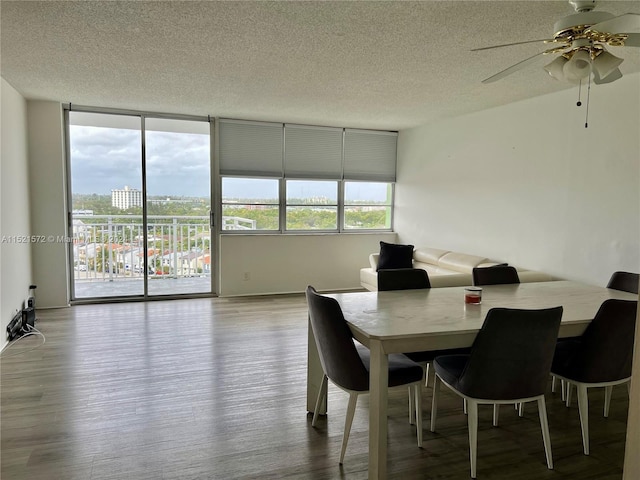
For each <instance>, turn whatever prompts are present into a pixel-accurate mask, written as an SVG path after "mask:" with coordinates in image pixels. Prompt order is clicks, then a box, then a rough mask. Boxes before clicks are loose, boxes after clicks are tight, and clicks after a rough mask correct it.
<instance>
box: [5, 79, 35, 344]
mask: <svg viewBox="0 0 640 480" xmlns="http://www.w3.org/2000/svg"><path fill="white" fill-rule="evenodd" d="M0 81H1V86H0V95H1V105H2V108H0V110H1V111H2V118H1V121H0V129H1V137H2V143H1V144H2V147H1V155H2V161H1V168H0V184H1V185H2V189H1V190H0V212H1V214H0V236H2V237H3V239H4V240H3V241H2V242H1V243H0V326H1V327H2V336H1V337H0V338H2V341H0V348H4V346H5V345H6V343H7V338H6V334H5V331H6V328H7V324H8V323H9V322H10V321H11V319H12V318H13V316H14V315H15V313H16V312H17V311H18V310H21V309H22V308H23V307H24V302H25V299H26V298H27V297H28V296H29V285H30V284H31V245H30V244H29V243H14V242H13V238H12V237H13V236H20V237H22V236H28V235H31V230H30V228H29V179H28V172H27V165H28V163H27V157H28V153H27V102H26V101H25V99H24V98H23V97H22V96H21V95H20V94H19V93H18V92H17V91H16V90H15V89H14V88H13V87H12V86H11V85H9V84H8V83H7V82H6V81H5V80H4V79H1V80H0ZM16 240H17V239H16Z"/></svg>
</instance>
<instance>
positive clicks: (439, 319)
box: [307, 280, 638, 479]
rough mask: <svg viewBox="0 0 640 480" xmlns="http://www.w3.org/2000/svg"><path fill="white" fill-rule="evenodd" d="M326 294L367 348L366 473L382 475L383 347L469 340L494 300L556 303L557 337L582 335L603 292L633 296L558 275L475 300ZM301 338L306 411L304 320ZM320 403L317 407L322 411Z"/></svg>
mask: <svg viewBox="0 0 640 480" xmlns="http://www.w3.org/2000/svg"><path fill="white" fill-rule="evenodd" d="M326 295H327V296H328V297H331V298H334V299H336V300H337V302H338V303H339V305H340V307H341V309H342V312H343V315H344V317H345V320H346V321H347V323H348V325H349V328H350V329H351V331H352V333H353V337H354V338H355V339H356V340H357V341H358V342H360V343H361V344H362V345H364V346H366V347H367V348H369V350H370V352H371V360H370V362H371V363H370V369H369V375H370V381H369V395H370V401H369V467H368V468H369V470H368V477H369V479H384V478H386V476H387V389H388V355H389V354H391V353H406V352H417V351H424V350H446V349H451V348H459V347H470V346H472V344H473V341H474V339H475V337H476V335H477V333H478V331H479V330H480V328H481V327H482V324H483V322H484V319H485V317H486V315H487V312H488V311H489V310H490V309H492V308H495V307H506V308H518V309H541V308H550V307H556V306H562V307H563V314H562V322H561V324H560V330H559V337H560V338H562V337H573V336H578V335H581V334H582V333H583V332H584V330H585V329H586V328H587V325H588V324H589V322H590V321H591V320H592V319H593V317H594V316H595V314H596V312H597V311H598V308H599V307H600V305H601V304H602V302H604V301H605V300H607V299H609V298H616V299H623V300H638V295H636V294H632V293H627V292H622V291H618V290H612V289H608V288H603V287H598V286H594V285H588V284H585V283H581V282H576V281H564V280H559V281H548V282H535V283H519V284H508V285H488V286H483V287H482V301H481V303H480V304H467V303H465V300H464V296H465V287H444V288H428V289H420V290H395V291H382V292H380V291H378V292H369V291H367V292H347V293H334V294H326ZM307 341H308V348H307V350H308V362H307V411H309V412H313V411H314V409H315V405H316V398H317V396H318V392H319V389H320V386H321V382H322V377H323V371H322V365H321V363H320V358H319V355H318V351H317V348H316V343H315V339H314V336H313V331H312V328H311V324H310V323H309V326H308V340H307ZM323 393H324V395H326V391H325V392H323ZM325 400H326V399H325ZM326 403H327V402H326V401H325V402H322V404H323V405H324V406H323V407H322V408H323V410H322V411H320V412H318V413H320V414H325V413H326Z"/></svg>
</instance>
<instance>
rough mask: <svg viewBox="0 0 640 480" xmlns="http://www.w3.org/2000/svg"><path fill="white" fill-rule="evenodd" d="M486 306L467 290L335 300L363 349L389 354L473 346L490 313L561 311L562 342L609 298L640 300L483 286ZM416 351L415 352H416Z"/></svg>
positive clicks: (567, 284)
mask: <svg viewBox="0 0 640 480" xmlns="http://www.w3.org/2000/svg"><path fill="white" fill-rule="evenodd" d="M482 288H483V292H482V304H481V305H466V304H465V303H464V287H449V288H431V289H424V290H398V291H389V292H351V293H341V294H332V295H329V296H330V297H333V298H335V299H336V300H338V302H339V303H340V306H341V307H342V311H343V313H344V316H345V318H346V320H347V321H348V322H349V324H350V327H351V329H352V331H353V333H354V337H355V338H356V339H357V340H358V341H360V342H361V343H363V344H365V345H368V343H369V340H371V339H376V340H381V341H383V342H384V343H385V348H384V350H385V352H386V353H393V352H407V351H415V350H427V349H430V348H454V347H465V346H470V345H471V344H472V343H473V339H474V338H475V335H476V334H477V332H478V330H479V329H480V327H481V326H482V323H483V321H484V318H485V316H486V314H487V312H488V311H489V309H491V308H494V307H509V308H530V309H539V308H549V307H556V306H558V305H562V306H563V308H564V311H563V315H562V326H561V331H560V336H561V337H563V336H564V337H566V336H574V335H580V334H581V333H582V332H583V331H584V329H585V328H586V326H587V324H588V323H589V322H590V321H591V320H592V319H593V317H594V316H595V314H596V312H597V311H598V308H599V307H600V305H601V304H602V302H603V301H605V300H606V299H608V298H619V299H623V300H637V299H638V296H637V295H635V294H631V293H626V292H620V291H617V290H611V289H606V288H602V287H595V286H591V285H586V284H582V283H577V282H571V281H554V282H539V283H521V284H511V285H490V286H484V287H482ZM414 349H415V350H414Z"/></svg>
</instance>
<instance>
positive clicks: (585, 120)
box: [584, 67, 593, 128]
mask: <svg viewBox="0 0 640 480" xmlns="http://www.w3.org/2000/svg"><path fill="white" fill-rule="evenodd" d="M591 69H592V70H593V67H591ZM590 96H591V74H589V84H588V85H587V112H586V115H585V117H584V128H588V127H589V97H590Z"/></svg>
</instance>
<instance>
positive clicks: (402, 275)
mask: <svg viewBox="0 0 640 480" xmlns="http://www.w3.org/2000/svg"><path fill="white" fill-rule="evenodd" d="M418 288H431V282H430V281H429V275H428V274H427V271H426V270H423V269H421V268H393V269H386V270H378V290H379V291H388V290H410V289H418Z"/></svg>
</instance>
